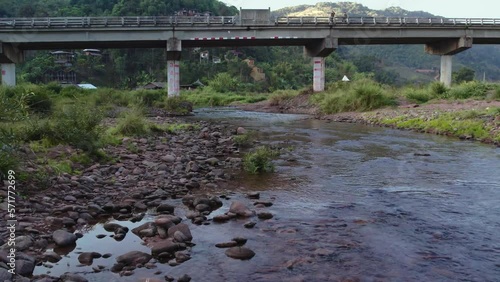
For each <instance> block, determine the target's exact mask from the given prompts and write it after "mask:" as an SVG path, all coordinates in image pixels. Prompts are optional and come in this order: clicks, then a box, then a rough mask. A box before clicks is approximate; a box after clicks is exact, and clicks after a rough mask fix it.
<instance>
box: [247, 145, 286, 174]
mask: <svg viewBox="0 0 500 282" xmlns="http://www.w3.org/2000/svg"><path fill="white" fill-rule="evenodd" d="M277 156H279V151H277V150H273V149H271V148H269V147H266V146H261V147H258V148H256V149H255V150H254V151H253V152H250V153H247V154H245V156H244V157H243V168H244V169H245V170H246V171H248V172H250V173H253V174H258V173H263V172H273V171H274V165H273V163H272V159H273V158H275V157H277Z"/></svg>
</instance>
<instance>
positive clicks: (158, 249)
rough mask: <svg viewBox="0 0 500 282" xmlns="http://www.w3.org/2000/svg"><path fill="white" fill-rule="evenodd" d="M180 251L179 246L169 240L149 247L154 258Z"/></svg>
mask: <svg viewBox="0 0 500 282" xmlns="http://www.w3.org/2000/svg"><path fill="white" fill-rule="evenodd" d="M178 250H180V246H179V244H177V243H174V242H173V241H172V240H171V239H167V240H163V241H160V242H156V243H154V244H153V245H152V247H151V253H152V254H153V255H154V256H156V255H159V254H161V253H175V252H176V251H178Z"/></svg>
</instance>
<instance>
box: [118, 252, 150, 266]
mask: <svg viewBox="0 0 500 282" xmlns="http://www.w3.org/2000/svg"><path fill="white" fill-rule="evenodd" d="M150 260H151V255H150V254H147V253H144V252H140V251H131V252H128V253H126V254H123V255H121V256H118V257H116V261H117V262H118V263H119V264H123V265H125V266H135V265H137V264H146V263H147V262H148V261H150Z"/></svg>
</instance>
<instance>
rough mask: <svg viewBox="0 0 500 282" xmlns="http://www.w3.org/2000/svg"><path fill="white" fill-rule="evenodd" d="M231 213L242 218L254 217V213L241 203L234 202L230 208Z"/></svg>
mask: <svg viewBox="0 0 500 282" xmlns="http://www.w3.org/2000/svg"><path fill="white" fill-rule="evenodd" d="M229 212H231V213H234V214H236V215H237V216H240V217H250V216H253V215H254V212H253V211H251V210H250V209H248V208H247V206H246V205H245V204H244V203H243V202H240V201H234V202H232V203H231V206H230V207H229Z"/></svg>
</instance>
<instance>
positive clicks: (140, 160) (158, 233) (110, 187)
mask: <svg viewBox="0 0 500 282" xmlns="http://www.w3.org/2000/svg"><path fill="white" fill-rule="evenodd" d="M173 121H174V120H173V119H172V118H168V119H165V118H156V119H155V122H157V123H165V122H173ZM242 131H244V129H243V128H235V127H231V126H229V125H225V124H213V123H208V122H195V123H194V124H193V126H192V127H191V128H189V129H188V130H182V131H179V132H176V133H170V134H169V133H165V134H160V135H152V136H148V137H142V138H123V140H122V142H121V145H118V146H114V147H108V148H106V153H107V154H108V155H109V156H111V157H112V159H113V160H114V161H112V162H107V163H103V164H99V163H96V164H93V165H91V166H89V167H86V168H85V169H84V170H83V171H82V173H81V174H78V175H69V174H65V173H62V174H60V175H58V176H57V177H52V178H50V180H49V181H50V183H49V185H48V188H47V189H44V190H37V188H38V187H37V185H34V184H30V183H25V185H27V186H29V189H30V195H29V196H27V197H17V198H16V217H17V225H16V232H15V234H16V238H15V242H16V244H15V246H16V251H17V253H16V275H15V276H13V275H12V274H10V273H9V272H8V271H7V269H8V266H7V264H8V263H9V260H8V259H7V251H8V249H9V248H10V247H9V245H8V244H7V240H8V236H9V234H8V232H7V229H6V220H8V219H9V218H8V215H7V212H6V209H4V208H3V207H2V210H1V211H0V216H1V217H2V218H3V219H5V220H2V221H1V223H0V225H1V226H0V227H1V230H2V233H1V237H0V238H1V239H0V245H1V246H2V247H1V250H0V253H1V254H0V259H1V261H0V281H13V280H15V281H39V282H41V281H44V282H45V281H47V282H48V281H87V279H86V278H85V277H84V276H82V275H78V274H75V273H65V274H62V275H58V276H52V275H50V274H43V275H35V276H33V271H34V269H35V267H36V266H43V267H46V268H49V269H50V268H51V267H52V266H53V265H54V264H57V262H58V261H60V260H61V259H62V257H63V256H65V254H67V253H68V251H67V250H68V249H70V250H72V249H74V248H75V247H78V245H79V241H81V240H82V238H83V236H87V235H85V232H79V231H80V230H84V229H85V228H88V227H91V226H93V225H95V224H97V223H99V222H101V223H102V222H104V223H105V222H108V223H105V224H104V225H103V228H104V230H105V231H106V233H104V234H98V235H96V236H95V238H91V239H90V240H95V241H96V242H97V241H98V240H100V239H102V238H104V237H112V238H113V239H114V240H115V241H118V242H119V241H121V240H123V239H124V237H126V236H138V237H140V238H141V239H142V240H143V245H145V246H147V247H148V248H149V249H150V251H149V252H143V251H130V252H128V253H125V254H121V255H119V256H116V254H113V253H101V252H99V251H98V250H94V251H88V252H87V251H82V252H79V255H78V261H79V263H80V264H81V265H89V266H92V270H93V271H94V272H96V273H98V272H102V271H111V272H113V273H116V274H117V275H118V277H120V276H121V277H125V276H130V275H133V273H134V270H135V269H137V268H138V267H139V268H148V269H149V268H151V269H153V268H155V267H156V264H161V263H166V264H169V265H172V266H175V265H178V264H181V263H183V262H185V261H187V260H189V259H191V254H190V250H191V248H192V247H193V246H194V244H193V243H192V239H193V236H192V234H191V231H190V228H189V226H188V225H187V224H186V222H188V221H189V222H192V223H194V224H197V225H206V224H211V223H212V222H218V223H223V222H227V221H230V220H233V219H235V218H249V220H248V221H247V222H245V223H244V228H252V227H253V226H254V225H255V224H256V222H255V221H253V220H252V218H254V217H255V219H257V218H259V219H260V220H266V219H270V218H272V217H273V215H272V214H271V213H269V212H266V211H261V212H259V213H256V211H255V210H254V209H249V208H248V207H247V206H248V204H249V202H246V203H245V202H241V201H231V205H230V208H229V210H228V211H227V212H225V213H221V214H219V215H217V216H215V217H213V218H209V217H208V216H209V215H210V214H211V213H212V211H214V210H216V209H218V208H220V207H221V206H222V205H223V203H222V200H226V201H227V200H229V197H228V196H227V195H225V194H223V193H221V192H220V191H222V190H223V189H230V183H231V178H232V177H233V175H235V174H238V173H240V171H241V164H242V159H241V156H240V152H239V149H238V148H237V146H235V145H234V144H233V142H232V137H233V136H234V135H236V134H238V132H242ZM65 150H66V151H68V150H69V151H71V148H63V147H60V148H58V149H57V150H56V151H54V150H52V151H51V152H49V153H48V154H52V157H61V156H64V151H65ZM27 154H28V157H30V156H29V154H30V152H29V151H28V150H27ZM31 154H33V153H32V152H31ZM32 157H35V156H32ZM28 170H31V171H33V172H34V171H35V170H36V166H35V165H34V164H32V165H31V166H30V167H29V168H28ZM20 185H23V183H19V184H18V187H19V186H20ZM5 191H6V189H3V190H2V192H1V193H2V197H3V198H4V197H5V196H6V192H5ZM226 191H227V190H226ZM248 197H249V198H251V199H254V202H255V206H256V208H257V209H259V208H260V210H263V209H265V208H266V207H269V206H271V205H272V202H269V201H259V200H258V198H259V194H258V193H253V194H250V195H249V196H248ZM176 199H182V203H181V205H183V208H184V209H188V210H189V212H187V213H184V214H182V215H178V214H177V211H178V210H179V208H180V206H179V200H176ZM2 206H6V202H5V201H4V202H3V203H2ZM145 215H147V216H148V219H150V220H147V222H144V223H143V224H141V225H139V226H137V227H135V228H133V229H131V230H129V228H128V227H127V226H125V225H123V224H120V222H143V221H144V220H143V218H144V216H145ZM110 220H111V221H114V222H109V221H110ZM130 233H132V234H130ZM86 239H87V240H89V238H86ZM246 241H247V239H246V238H242V237H235V238H233V239H232V240H230V241H228V242H220V244H217V247H219V248H227V250H226V251H225V253H226V255H227V256H228V259H240V260H246V259H251V258H252V257H253V256H254V255H255V253H254V252H253V251H252V250H251V249H249V248H247V247H243V245H245V243H246ZM101 258H106V259H111V260H114V261H115V263H114V264H113V266H112V267H110V268H107V267H106V266H103V265H96V264H93V261H94V260H95V259H101ZM154 274H155V275H156V278H155V277H151V278H146V280H141V281H165V280H167V281H173V280H174V279H177V281H189V280H190V276H189V273H186V275H183V276H180V277H171V276H169V275H165V276H164V277H161V276H160V278H161V279H160V278H158V275H161V274H162V273H161V271H157V272H154Z"/></svg>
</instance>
